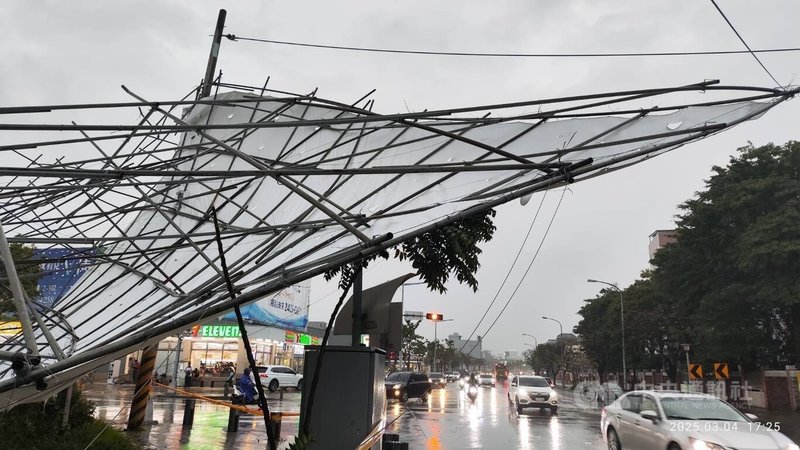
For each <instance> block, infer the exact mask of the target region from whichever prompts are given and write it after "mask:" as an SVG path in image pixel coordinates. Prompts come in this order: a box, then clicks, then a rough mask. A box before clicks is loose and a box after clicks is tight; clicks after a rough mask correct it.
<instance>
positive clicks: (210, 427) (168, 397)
mask: <svg viewBox="0 0 800 450" xmlns="http://www.w3.org/2000/svg"><path fill="white" fill-rule="evenodd" d="M192 392H193V393H196V394H200V395H204V396H208V397H211V398H221V394H222V392H221V390H220V389H216V390H215V389H208V388H205V389H204V388H192ZM507 392H508V390H507V388H506V387H502V386H498V387H495V388H481V389H480V390H479V394H478V398H477V399H476V400H475V402H472V401H470V399H469V398H468V397H467V396H466V394H465V392H463V391H460V390H459V389H458V386H457V385H456V384H454V383H451V384H449V385H447V387H446V388H444V389H436V390H434V391H433V392H432V393H431V395H429V397H428V399H427V401H425V402H419V401H417V399H412V400H410V401H409V402H408V403H405V404H402V403H400V402H399V401H397V400H389V402H388V404H387V408H386V415H387V423H388V424H389V425H388V426H387V432H388V433H397V434H399V435H400V440H401V441H403V442H408V443H409V444H410V448H412V449H429V450H444V449H448V450H460V449H556V450H558V449H561V450H571V449H602V448H605V446H604V444H603V441H602V437H601V436H600V411H599V409H598V408H597V407H594V406H591V405H587V404H586V403H585V402H582V401H581V400H580V399H578V402H577V403H576V399H575V397H574V396H573V393H572V392H571V391H568V390H562V389H560V388H558V389H557V392H558V393H559V402H560V406H559V411H558V414H557V415H551V414H550V411H549V410H545V411H542V412H540V411H539V410H538V409H526V410H525V411H524V412H523V413H522V414H517V411H516V408H514V407H513V405H510V404H509V403H508V398H507ZM132 394H133V386H132V385H126V386H115V385H92V386H91V388H90V389H89V390H88V391H87V397H88V398H89V399H90V400H92V401H93V402H95V404H96V405H97V406H96V409H95V414H96V415H97V416H98V417H100V418H102V419H106V420H108V421H110V422H112V423H113V424H115V425H116V426H118V427H120V428H124V427H125V424H126V422H127V419H128V408H129V406H130V401H131V397H132ZM268 399H269V405H270V408H271V409H272V410H273V411H285V412H297V411H299V409H300V393H299V392H296V391H294V390H289V391H287V392H286V393H285V394H284V396H283V400H281V399H280V397H279V395H278V393H270V394H269V395H268ZM152 403H153V413H152V419H153V420H154V421H155V422H156V423H154V424H151V425H148V426H146V427H144V430H143V431H141V432H139V433H137V434H136V436H137V437H138V439H139V440H140V441H141V442H142V443H146V444H147V445H148V448H151V449H159V450H160V449H164V450H173V449H175V450H177V449H193V450H194V449H201V450H202V449H221V448H224V449H245V450H246V449H259V450H263V449H264V448H266V432H265V428H264V423H263V419H262V418H261V417H260V416H255V415H246V414H245V415H242V416H241V418H240V423H239V431H238V432H236V433H228V432H226V427H227V424H228V408H227V407H225V406H224V405H218V404H214V403H210V402H203V401H197V403H196V407H195V415H194V425H193V426H192V427H191V428H187V427H184V426H183V416H184V413H185V406H186V399H185V398H183V397H180V396H178V397H176V396H174V395H172V394H171V393H170V392H169V391H167V390H165V389H163V388H156V389H155V390H154V396H153V400H152ZM751 412H755V413H756V414H758V415H759V417H760V418H761V420H762V421H773V422H774V421H779V422H780V423H781V427H782V428H781V431H783V432H784V433H785V434H787V435H788V436H789V437H790V438H792V439H795V440H796V441H800V415H798V413H797V412H793V413H792V412H783V413H781V412H774V411H755V410H753V411H751ZM297 429H298V418H297V417H296V416H294V417H286V418H284V420H283V424H282V432H281V437H282V439H283V442H282V443H281V445H280V446H279V448H281V449H285V448H287V447H288V440H291V439H293V436H294V435H295V434H297Z"/></svg>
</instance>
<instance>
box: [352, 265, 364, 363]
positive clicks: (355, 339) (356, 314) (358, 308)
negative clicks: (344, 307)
mask: <svg viewBox="0 0 800 450" xmlns="http://www.w3.org/2000/svg"><path fill="white" fill-rule="evenodd" d="M362 275H363V270H362V269H361V267H359V268H358V269H357V270H356V274H355V280H354V281H353V336H352V339H351V344H352V346H353V347H358V345H359V344H360V343H361V333H362V332H363V329H362V323H361V322H362V321H361V314H362V309H363V307H362V304H361V300H362V298H363V297H362V295H361V294H362V281H363V278H362Z"/></svg>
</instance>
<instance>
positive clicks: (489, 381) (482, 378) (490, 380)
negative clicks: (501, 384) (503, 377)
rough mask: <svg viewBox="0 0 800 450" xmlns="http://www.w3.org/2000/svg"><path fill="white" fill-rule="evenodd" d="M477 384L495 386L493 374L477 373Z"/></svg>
mask: <svg viewBox="0 0 800 450" xmlns="http://www.w3.org/2000/svg"><path fill="white" fill-rule="evenodd" d="M478 385H479V386H491V387H495V386H496V385H497V382H496V381H495V379H494V375H492V374H490V373H482V374H480V375H478Z"/></svg>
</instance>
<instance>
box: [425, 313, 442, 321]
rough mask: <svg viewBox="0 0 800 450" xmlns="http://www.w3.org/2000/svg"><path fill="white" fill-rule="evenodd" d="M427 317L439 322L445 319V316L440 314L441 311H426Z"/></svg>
mask: <svg viewBox="0 0 800 450" xmlns="http://www.w3.org/2000/svg"><path fill="white" fill-rule="evenodd" d="M425 318H426V319H428V320H433V321H436V322H438V321H441V320H442V319H444V316H443V315H441V314H439V313H426V314H425Z"/></svg>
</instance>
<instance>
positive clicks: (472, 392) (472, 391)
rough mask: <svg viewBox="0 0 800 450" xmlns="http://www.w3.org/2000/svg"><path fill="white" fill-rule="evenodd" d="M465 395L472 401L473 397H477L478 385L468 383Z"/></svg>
mask: <svg viewBox="0 0 800 450" xmlns="http://www.w3.org/2000/svg"><path fill="white" fill-rule="evenodd" d="M467 397H469V399H470V400H472V401H473V402H474V401H475V399H476V398H478V386H475V385H474V384H470V385H469V388H468V389H467Z"/></svg>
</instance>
